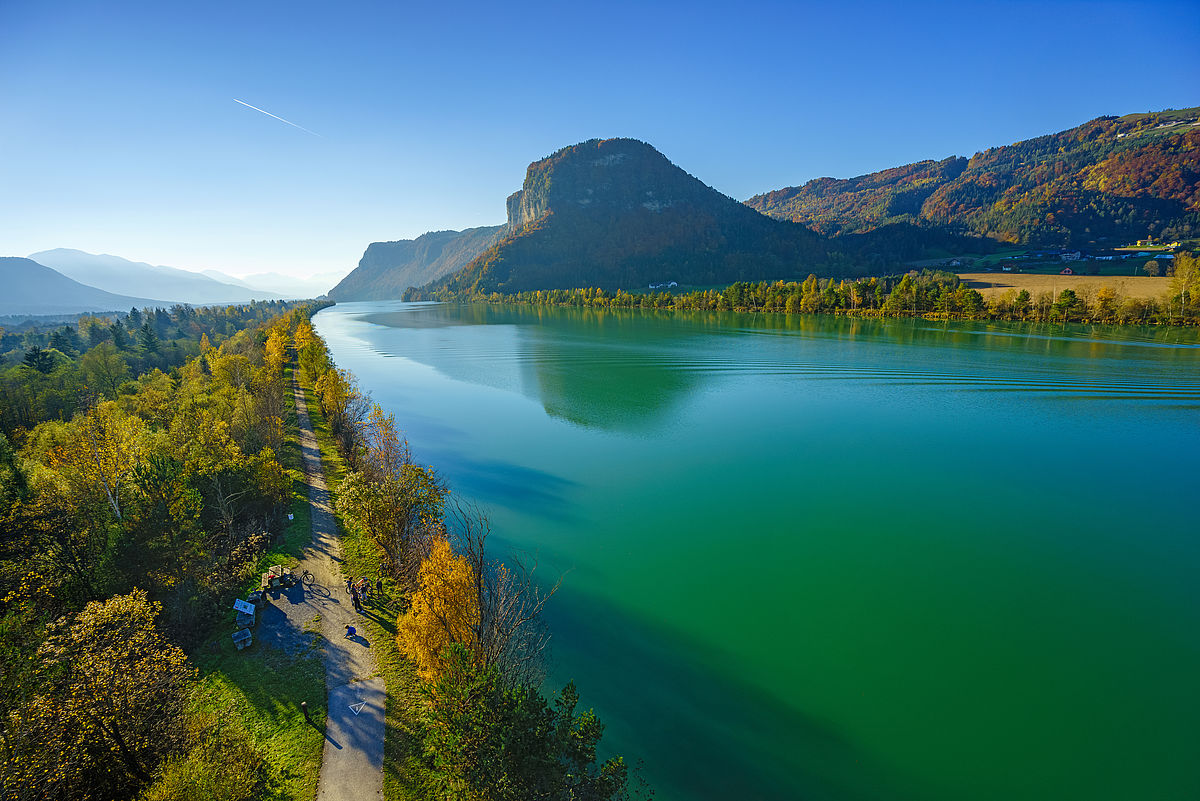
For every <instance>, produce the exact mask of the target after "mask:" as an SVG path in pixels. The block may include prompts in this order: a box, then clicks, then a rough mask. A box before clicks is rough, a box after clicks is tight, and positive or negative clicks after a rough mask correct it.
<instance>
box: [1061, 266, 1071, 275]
mask: <svg viewBox="0 0 1200 801" xmlns="http://www.w3.org/2000/svg"><path fill="white" fill-rule="evenodd" d="M1074 274H1075V271H1074V270H1072V269H1071V268H1070V267H1063V268H1062V272H1060V273H1059V275H1074Z"/></svg>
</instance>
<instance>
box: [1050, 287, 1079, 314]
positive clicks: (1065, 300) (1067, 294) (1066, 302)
mask: <svg viewBox="0 0 1200 801" xmlns="http://www.w3.org/2000/svg"><path fill="white" fill-rule="evenodd" d="M1053 309H1054V313H1055V314H1057V315H1058V316H1059V317H1061V318H1062V319H1063V320H1070V319H1071V318H1072V317H1076V316H1078V315H1080V314H1085V313H1086V312H1087V304H1085V303H1084V302H1083V299H1082V298H1080V297H1079V296H1078V295H1076V294H1075V290H1073V289H1064V290H1063V291H1062V292H1060V293H1059V295H1058V300H1056V301H1054V306H1053Z"/></svg>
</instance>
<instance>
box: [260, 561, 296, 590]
mask: <svg viewBox="0 0 1200 801" xmlns="http://www.w3.org/2000/svg"><path fill="white" fill-rule="evenodd" d="M294 582H295V578H293V576H292V571H291V568H287V567H284V566H283V565H275V566H274V567H272V568H270V569H269V570H268V571H267V572H266V573H263V574H262V586H263V589H264V590H266V589H271V588H274V587H290V586H292V584H293V583H294Z"/></svg>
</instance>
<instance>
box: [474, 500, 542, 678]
mask: <svg viewBox="0 0 1200 801" xmlns="http://www.w3.org/2000/svg"><path fill="white" fill-rule="evenodd" d="M450 524H451V526H452V527H453V529H454V532H455V538H456V540H457V541H458V545H459V548H460V550H461V551H462V553H463V556H464V557H465V558H466V560H467V564H468V565H469V566H470V568H471V578H472V581H473V582H474V586H473V588H472V591H473V594H474V600H473V601H472V607H473V608H475V609H478V610H479V613H478V617H477V618H475V619H474V631H473V632H472V637H471V641H470V643H469V645H470V647H471V649H472V651H473V652H474V653H475V655H476V659H477V660H478V662H479V664H481V665H484V666H488V667H495V668H496V670H497V671H498V673H499V675H500V678H501V680H502V681H503V682H504V684H505V685H506V686H508V687H517V686H521V685H537V684H539V683H541V680H542V678H543V673H544V668H545V665H544V659H545V653H546V649H547V647H548V646H549V643H550V634H549V631H548V630H547V629H546V626H545V624H544V622H543V621H542V612H543V610H544V609H545V608H546V604H547V603H548V602H549V601H550V598H551V597H552V596H553V595H554V593H555V592H557V591H558V588H559V586H560V585H561V584H562V579H561V578H559V579H558V580H557V581H556V582H555V583H554V585H553V586H552V587H550V588H549V589H543V588H542V587H540V586H539V585H538V582H537V580H536V578H535V576H534V573H535V572H536V570H537V560H536V558H534V557H532V556H530V555H529V554H522V553H513V554H510V555H509V558H508V559H507V560H505V561H501V560H499V559H495V558H493V557H492V556H491V555H490V554H489V553H488V550H487V539H488V536H489V534H490V533H491V522H490V521H489V520H488V518H487V516H486V515H485V514H484V513H483V512H482V511H481V510H479V509H478V508H477V507H474V506H465V505H462V504H456V505H455V507H454V508H453V510H452V511H451V514H450Z"/></svg>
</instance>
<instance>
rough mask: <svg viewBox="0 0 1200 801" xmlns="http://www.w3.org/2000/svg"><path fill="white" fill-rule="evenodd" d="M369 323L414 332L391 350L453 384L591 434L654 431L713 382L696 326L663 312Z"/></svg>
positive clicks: (452, 315) (397, 313) (438, 311)
mask: <svg viewBox="0 0 1200 801" xmlns="http://www.w3.org/2000/svg"><path fill="white" fill-rule="evenodd" d="M362 319H363V321H364V322H368V323H374V324H377V325H384V326H388V327H392V328H404V329H408V330H409V331H410V332H411V333H413V335H412V336H406V337H404V338H403V340H400V341H395V342H394V343H393V344H394V345H395V346H396V349H397V350H398V351H400V352H398V353H396V354H395V355H403V356H405V357H407V358H410V359H414V360H416V361H418V362H421V363H422V364H427V365H429V366H431V367H434V368H435V369H437V370H438V371H439V372H441V373H442V374H444V375H446V376H448V377H450V378H452V379H455V380H459V381H466V382H470V383H475V384H482V385H484V386H490V387H495V388H498V389H504V390H511V391H519V392H521V393H522V394H523V395H525V396H526V397H529V398H531V399H533V400H535V401H537V402H538V403H540V404H541V405H542V406H543V408H545V410H546V412H547V413H548V414H550V415H552V416H554V417H557V418H560V419H563V420H567V421H569V422H572V423H575V424H578V425H582V426H587V427H594V428H603V429H612V430H635V429H640V428H642V427H644V426H647V425H650V424H653V423H655V422H657V421H659V420H660V419H661V418H662V417H663V416H664V415H668V414H670V413H671V411H672V410H673V409H677V408H678V407H679V405H680V404H681V403H683V402H684V400H685V399H686V398H687V397H688V396H689V395H691V394H692V393H694V392H696V391H697V389H698V388H699V386H700V385H701V384H702V383H703V382H704V381H706V380H710V378H711V376H709V375H707V374H706V373H705V372H703V371H698V370H696V369H693V368H694V363H695V361H696V359H695V354H696V340H695V335H696V333H697V328H696V327H694V326H692V325H681V324H680V320H679V319H678V318H671V317H669V316H668V315H665V314H664V315H653V314H645V313H640V312H628V311H626V312H622V311H615V312H606V311H600V310H592V309H555V308H541V307H496V306H488V305H466V306H424V307H417V308H411V309H398V310H394V311H386V312H378V313H373V314H369V315H366V316H364V317H363V318H362ZM450 328H454V329H457V330H456V331H455V333H453V334H450V333H449V332H448V331H447V330H446V329H450Z"/></svg>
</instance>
